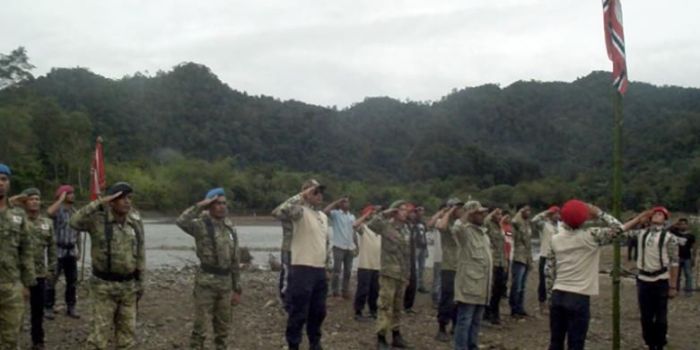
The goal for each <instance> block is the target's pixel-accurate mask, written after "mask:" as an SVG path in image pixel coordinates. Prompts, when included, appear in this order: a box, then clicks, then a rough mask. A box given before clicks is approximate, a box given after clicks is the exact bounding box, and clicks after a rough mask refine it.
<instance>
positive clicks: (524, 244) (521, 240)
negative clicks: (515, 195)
mask: <svg viewBox="0 0 700 350" xmlns="http://www.w3.org/2000/svg"><path fill="white" fill-rule="evenodd" d="M530 212H531V210H530V206H529V205H523V206H522V207H521V208H520V209H519V210H518V212H517V214H515V217H514V218H513V221H512V225H513V241H514V247H513V267H512V268H511V271H512V277H511V287H510V300H509V301H510V313H511V316H513V317H525V316H527V312H525V282H526V281H527V273H528V271H529V270H530V267H531V266H532V242H531V241H532V224H531V222H530Z"/></svg>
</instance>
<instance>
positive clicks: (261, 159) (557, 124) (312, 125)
mask: <svg viewBox="0 0 700 350" xmlns="http://www.w3.org/2000/svg"><path fill="white" fill-rule="evenodd" d="M232 84H235V82H232ZM609 86H610V74H609V73H606V72H593V73H591V74H589V75H588V76H585V77H582V78H580V79H578V80H576V81H574V82H572V83H564V82H538V81H520V82H516V83H514V84H512V85H510V86H507V87H499V86H497V85H482V86H478V87H469V88H464V89H459V90H454V91H452V92H451V93H450V94H448V95H446V96H445V97H443V98H442V99H440V100H439V101H434V102H413V101H398V100H395V99H391V98H386V97H373V98H367V99H365V100H364V101H362V102H359V103H357V104H354V105H352V106H351V107H348V108H345V109H342V110H337V109H335V108H327V107H321V106H314V105H310V104H306V103H303V102H298V101H280V100H279V99H275V98H273V97H268V96H251V95H248V94H246V93H245V92H240V91H237V90H235V89H234V88H235V87H234V88H231V87H229V86H228V85H226V84H224V83H223V82H221V81H220V80H219V79H218V78H217V76H216V75H215V74H214V73H213V72H211V71H210V70H209V69H208V68H207V67H205V66H202V65H199V64H195V63H185V64H181V65H178V66H176V67H175V68H173V69H172V70H171V71H168V72H159V73H157V74H156V75H155V76H144V75H142V74H135V75H133V76H128V77H124V78H122V79H119V80H112V79H107V78H104V77H102V76H100V75H98V74H95V73H92V72H90V71H89V70H87V69H82V68H74V69H53V70H52V71H51V72H50V73H48V74H47V75H45V76H41V77H38V78H36V79H32V80H29V81H25V82H23V83H21V84H18V85H16V86H13V87H11V88H7V89H4V90H2V91H0V118H1V119H2V120H0V135H1V136H0V144H1V145H2V149H1V150H0V159H2V160H4V161H6V162H8V163H14V164H17V165H16V166H15V167H17V168H18V169H19V170H20V173H21V174H22V175H20V177H19V179H20V181H24V182H26V183H28V182H31V181H32V180H34V181H37V179H39V178H41V179H43V180H42V181H44V183H43V185H46V186H48V185H49V183H51V184H53V183H56V182H60V181H61V180H62V179H65V178H68V179H71V180H70V181H74V182H75V181H77V179H78V177H81V179H82V178H83V177H84V176H85V175H86V174H84V172H85V165H84V164H86V163H87V162H88V159H87V158H88V157H89V153H90V148H91V147H92V143H93V140H94V137H95V136H96V135H102V136H103V137H104V139H105V149H106V152H107V157H108V161H111V162H112V163H119V164H128V166H130V167H133V168H134V172H141V173H144V172H145V173H148V172H149V171H150V170H148V169H149V168H150V167H152V166H153V165H154V164H155V165H161V166H164V165H167V164H168V163H170V162H174V161H178V162H182V160H183V159H187V160H192V161H194V160H198V162H200V163H198V164H202V163H201V161H202V160H204V161H207V162H209V163H212V162H213V163H215V162H216V161H220V160H221V159H224V158H230V160H227V162H228V164H230V166H231V167H232V168H233V169H238V170H241V171H244V170H246V169H260V167H261V166H262V167H264V168H266V169H267V170H266V172H268V175H267V176H270V175H269V172H270V171H286V172H292V173H298V172H313V173H317V174H325V175H328V176H329V177H332V178H333V179H335V180H334V181H336V180H337V181H338V182H341V180H342V181H355V182H357V183H361V182H365V183H371V184H399V185H398V186H399V187H401V184H404V185H409V184H412V183H420V184H423V187H421V188H422V190H424V191H425V192H426V193H424V194H423V195H422V196H423V197H425V200H432V201H433V202H434V201H436V200H437V199H436V198H438V197H440V196H443V195H446V194H449V193H454V192H457V193H464V194H467V193H468V194H472V195H478V196H481V197H486V199H488V200H491V201H496V202H502V201H535V202H539V203H542V204H545V203H547V202H551V201H555V200H558V199H559V197H562V196H567V195H578V196H586V197H589V199H592V200H598V201H605V200H606V198H607V192H608V188H609V185H608V181H607V180H608V178H609V177H610V170H609V169H610V155H611V138H612V122H611V121H612V107H611V91H610V87H609ZM628 91H629V92H628V94H627V96H626V97H625V100H624V102H625V137H626V139H625V157H626V158H625V167H626V170H625V174H626V183H625V184H626V188H625V205H626V206H627V207H628V208H630V209H634V208H636V207H638V206H641V205H646V204H649V203H661V202H664V203H665V204H667V205H670V206H672V207H675V208H678V209H684V210H694V209H695V206H696V204H697V203H696V200H697V197H698V195H699V193H698V192H699V191H698V187H700V90H699V89H689V88H679V87H657V86H652V85H649V84H645V83H637V82H634V83H632V84H631V86H630V88H629V90H628ZM20 140H21V141H20ZM270 169H273V170H270ZM125 174H126V176H127V177H128V176H129V174H131V175H132V176H136V175H134V174H133V172H132V173H125ZM150 176H152V177H154V178H157V176H156V174H151V175H150ZM206 185H207V184H205V183H201V184H195V185H192V186H190V187H191V188H196V189H197V190H200V188H205V187H206ZM425 186H428V187H425ZM239 187H240V186H239ZM450 187H453V188H450ZM401 188H402V189H401V190H400V191H408V192H410V191H411V186H410V185H409V186H408V187H405V186H404V187H401ZM239 191H243V189H242V188H239ZM547 191H549V192H547ZM545 192H547V193H546V194H545ZM550 192H556V193H550ZM240 195H241V196H242V197H245V196H246V194H245V193H241V194H240ZM248 196H249V197H252V196H253V195H252V194H248ZM271 196H273V197H274V196H278V194H274V195H271ZM387 196H389V194H384V195H383V196H380V197H387ZM431 196H433V197H431ZM428 197H430V198H428ZM366 199H367V200H370V199H374V198H373V197H372V194H367V198H366ZM272 202H273V199H270V200H269V201H265V200H263V201H261V202H257V201H252V200H251V201H250V202H248V203H247V204H248V205H250V206H253V207H267V206H269V205H270V203H272ZM156 206H158V205H156Z"/></svg>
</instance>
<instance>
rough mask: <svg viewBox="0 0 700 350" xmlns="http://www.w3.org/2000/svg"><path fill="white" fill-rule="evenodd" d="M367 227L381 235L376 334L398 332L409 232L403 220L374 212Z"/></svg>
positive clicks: (408, 257) (407, 266) (408, 260)
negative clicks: (386, 217) (388, 217)
mask: <svg viewBox="0 0 700 350" xmlns="http://www.w3.org/2000/svg"><path fill="white" fill-rule="evenodd" d="M367 227H368V228H369V229H370V230H372V231H374V232H376V233H377V234H379V235H381V236H382V243H381V247H382V248H381V252H382V253H381V254H382V258H381V268H380V271H379V315H378V316H379V318H378V319H377V334H379V335H383V336H387V335H388V334H389V333H390V332H392V331H398V330H399V328H400V322H401V311H402V309H403V299H404V297H403V296H404V291H405V289H406V285H407V283H408V279H409V277H410V264H411V250H410V249H411V246H410V239H411V231H410V229H409V228H408V225H406V224H405V223H402V222H399V221H396V220H393V219H385V218H384V217H382V215H381V214H378V215H375V216H374V217H373V218H372V219H371V220H370V221H369V222H368V223H367Z"/></svg>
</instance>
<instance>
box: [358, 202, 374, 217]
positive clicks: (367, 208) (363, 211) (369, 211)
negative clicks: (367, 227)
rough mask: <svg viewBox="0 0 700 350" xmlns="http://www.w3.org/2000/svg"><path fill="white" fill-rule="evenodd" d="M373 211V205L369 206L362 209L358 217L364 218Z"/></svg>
mask: <svg viewBox="0 0 700 350" xmlns="http://www.w3.org/2000/svg"><path fill="white" fill-rule="evenodd" d="M373 211H374V205H372V204H370V205H368V206H366V207H364V208H363V209H362V212H361V214H360V216H365V215H367V214H369V213H371V212H373Z"/></svg>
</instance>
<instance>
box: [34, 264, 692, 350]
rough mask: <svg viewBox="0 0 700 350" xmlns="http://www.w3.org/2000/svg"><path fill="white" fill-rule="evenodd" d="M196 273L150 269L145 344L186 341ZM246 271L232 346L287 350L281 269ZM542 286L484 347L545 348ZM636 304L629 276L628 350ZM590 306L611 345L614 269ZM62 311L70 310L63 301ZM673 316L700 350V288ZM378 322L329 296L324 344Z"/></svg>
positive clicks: (71, 327) (675, 329) (70, 344)
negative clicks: (523, 312)
mask: <svg viewBox="0 0 700 350" xmlns="http://www.w3.org/2000/svg"><path fill="white" fill-rule="evenodd" d="M609 255H610V254H606V256H605V257H604V259H603V260H604V261H609V260H610V258H609ZM605 265H606V264H603V266H605ZM193 274H194V270H193V268H192V267H186V268H183V269H174V268H163V269H159V270H156V271H151V272H150V274H149V282H148V290H147V294H146V295H145V297H144V299H143V300H142V301H141V304H140V310H139V321H138V338H139V342H140V344H139V347H138V348H139V349H183V348H187V340H188V336H189V332H190V330H191V327H192V303H191V299H190V298H191V290H192V283H193ZM428 277H430V276H428ZM242 278H243V286H244V288H245V291H244V295H243V300H242V304H241V305H239V306H237V307H236V308H235V309H234V324H233V330H232V334H233V336H232V341H231V349H246V350H248V349H255V350H266V349H284V348H285V341H284V328H285V322H286V318H285V314H284V312H283V311H282V310H281V309H280V307H279V305H277V303H276V291H275V286H276V278H277V275H276V273H275V272H270V271H247V272H245V273H243V277H242ZM353 283H354V281H353ZM536 285H537V276H536V274H535V273H531V274H530V276H529V280H528V289H527V293H526V298H527V311H528V312H530V313H531V314H532V315H533V316H531V317H529V318H526V319H523V320H514V319H511V318H510V316H508V315H509V313H508V308H507V303H506V302H504V303H503V304H502V309H501V310H502V313H503V314H504V317H503V318H504V320H505V322H504V324H503V325H501V326H498V327H494V326H484V327H483V328H482V335H481V344H482V346H481V348H483V349H509V350H515V349H520V350H524V349H546V347H547V344H548V339H549V326H548V319H547V318H546V317H543V316H540V315H539V314H538V313H537V306H536V305H537V300H536V298H537V296H536V291H535V290H536ZM59 293H60V292H59ZM80 296H81V300H80V302H79V311H80V312H81V314H82V315H83V318H82V319H81V320H73V319H70V318H67V317H65V316H63V314H62V313H61V314H59V315H58V316H57V318H56V319H55V320H53V321H46V323H45V328H46V331H47V336H46V342H47V344H46V345H47V349H78V348H79V347H80V345H81V344H83V342H84V339H86V337H87V332H88V328H89V311H88V309H89V302H90V301H89V296H88V295H87V292H86V290H85V289H84V288H81V291H80ZM416 303H417V306H416V311H417V314H415V315H406V316H404V318H403V319H404V323H403V327H402V328H403V333H404V334H405V335H406V338H407V339H408V340H409V341H411V342H412V343H413V344H414V345H415V348H416V349H431V350H439V349H451V346H450V345H449V344H444V343H439V342H437V341H435V340H434V339H433V337H434V335H435V331H436V321H435V310H434V309H433V307H432V305H431V302H430V298H429V295H427V294H419V295H418V298H417V302H416ZM636 303H637V298H636V292H635V285H634V281H633V280H632V279H630V278H626V279H625V280H624V281H623V284H622V315H623V316H622V349H644V346H643V342H642V338H641V329H640V325H639V316H638V311H637V304H636ZM591 309H592V310H591V316H592V317H591V324H590V330H589V333H588V342H587V348H588V349H610V348H611V343H612V326H611V324H612V322H611V316H610V315H611V311H610V310H611V283H610V278H608V277H607V275H604V274H601V295H600V296H598V297H596V298H594V299H592V305H591ZM59 310H60V311H63V309H62V305H60V306H59ZM669 318H670V331H669V340H670V346H669V349H672V350H675V349H683V350H692V349H700V293H696V294H695V295H694V296H692V297H689V298H688V297H683V296H680V297H678V298H676V299H675V300H673V301H671V303H670V307H669ZM373 329H374V324H373V323H359V322H356V321H354V320H353V319H352V302H351V301H348V300H338V299H328V317H327V319H326V321H325V323H324V327H323V330H324V337H323V345H324V348H325V349H332V350H346V349H347V350H350V349H362V350H364V349H372V348H373V346H374V342H375V336H374V332H373ZM23 337H24V338H23V346H24V347H27V348H28V342H29V335H28V331H25V335H24V336H23ZM24 347H23V348H24Z"/></svg>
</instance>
